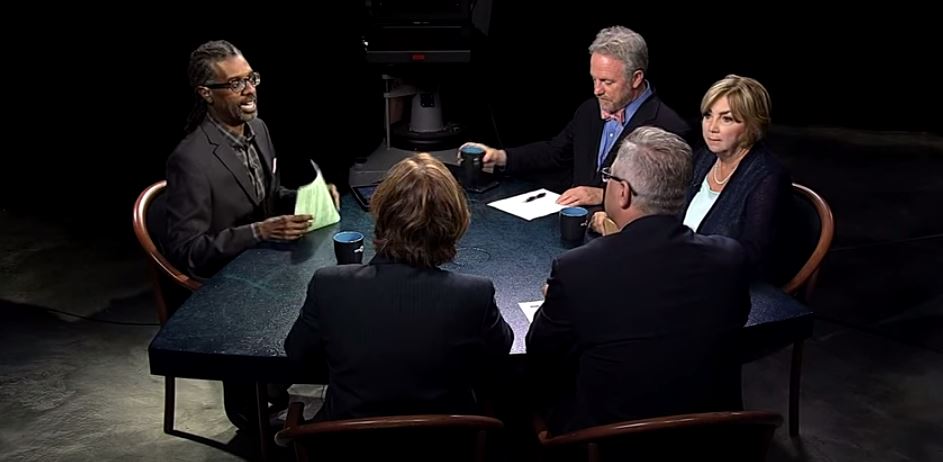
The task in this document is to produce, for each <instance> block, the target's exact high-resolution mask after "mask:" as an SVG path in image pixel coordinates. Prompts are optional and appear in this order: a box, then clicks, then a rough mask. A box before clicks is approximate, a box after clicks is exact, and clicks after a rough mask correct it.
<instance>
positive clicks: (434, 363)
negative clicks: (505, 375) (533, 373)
mask: <svg viewBox="0 0 943 462" xmlns="http://www.w3.org/2000/svg"><path fill="white" fill-rule="evenodd" d="M513 340H514V333H513V332H512V331H511V328H510V327H509V326H508V325H507V323H505V321H504V318H502V317H501V313H500V312H499V311H498V307H497V305H496V304H495V301H494V286H493V285H492V284H491V281H489V280H487V279H484V278H481V277H477V276H470V275H464V274H457V273H451V272H448V271H444V270H440V269H422V268H415V267H411V266H408V265H403V264H397V263H393V262H391V261H389V260H387V259H385V258H383V257H381V256H378V257H376V258H374V259H373V261H371V262H370V263H369V264H367V265H342V266H330V267H325V268H321V269H320V270H318V271H317V272H316V273H315V275H314V277H313V278H312V280H311V284H310V285H309V287H308V297H307V299H306V300H305V304H304V307H302V309H301V314H300V316H299V317H298V320H297V321H296V322H295V325H294V326H293V327H292V329H291V332H290V333H289V334H288V338H287V339H286V340H285V352H286V353H287V354H288V358H289V359H291V360H293V361H295V362H299V363H302V364H304V366H305V367H309V368H310V367H314V368H321V367H322V364H323V362H324V361H325V360H326V361H327V366H328V378H329V380H328V383H329V386H328V389H327V395H326V396H325V400H324V407H322V408H321V411H320V412H319V413H318V417H317V419H318V420H321V419H344V418H357V417H369V416H378V415H397V414H423V413H464V414H475V413H479V412H480V411H479V410H478V406H477V404H478V403H477V400H476V391H475V385H476V384H477V383H478V382H479V381H480V380H481V379H482V377H483V374H484V373H485V372H486V371H487V370H489V369H490V368H491V367H493V366H496V365H497V364H499V363H500V361H503V359H504V358H506V357H507V354H508V351H509V350H510V348H511V343H512V341H513Z"/></svg>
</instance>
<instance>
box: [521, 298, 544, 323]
mask: <svg viewBox="0 0 943 462" xmlns="http://www.w3.org/2000/svg"><path fill="white" fill-rule="evenodd" d="M543 304H544V301H543V300H537V301H535V302H520V303H518V304H517V305H518V306H520V307H521V311H523V312H524V316H527V322H534V314H536V313H537V309H538V308H540V305H543Z"/></svg>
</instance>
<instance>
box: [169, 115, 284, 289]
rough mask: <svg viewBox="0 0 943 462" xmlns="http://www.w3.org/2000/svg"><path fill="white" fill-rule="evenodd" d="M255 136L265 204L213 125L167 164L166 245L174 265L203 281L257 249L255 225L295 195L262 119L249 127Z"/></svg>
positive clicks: (198, 131)
mask: <svg viewBox="0 0 943 462" xmlns="http://www.w3.org/2000/svg"><path fill="white" fill-rule="evenodd" d="M248 123H249V125H250V126H251V127H252V130H253V132H254V133H255V145H256V150H257V151H258V153H259V156H260V159H259V160H260V161H261V163H262V170H263V171H264V173H265V175H266V178H267V182H268V193H267V194H266V198H265V200H263V201H259V199H258V197H256V194H255V192H254V190H253V189H252V183H251V182H250V180H249V172H248V170H247V169H246V167H245V165H243V164H242V163H241V162H240V161H239V159H238V158H237V157H236V152H235V150H234V149H233V147H232V145H231V144H230V143H229V141H228V140H227V139H226V137H225V136H223V134H222V133H220V132H219V130H217V129H216V127H214V126H213V125H212V122H210V121H209V120H204V121H203V123H202V124H201V125H200V126H199V127H197V128H196V130H194V131H193V132H191V133H190V134H189V135H187V136H186V137H185V138H184V139H183V141H181V142H180V144H178V145H177V148H176V149H174V152H173V154H171V155H170V158H169V159H167V192H166V194H167V202H166V207H167V217H166V219H167V230H166V234H165V235H164V236H163V239H162V241H163V242H162V244H163V248H164V250H165V252H166V253H167V255H168V257H169V258H170V261H171V262H173V263H174V264H175V265H177V266H178V267H179V268H180V269H181V270H183V271H186V272H187V273H189V274H191V275H192V276H195V277H198V278H207V277H210V276H212V275H213V274H214V273H216V271H218V270H219V269H220V268H222V267H223V266H224V265H225V264H226V263H228V262H229V261H230V260H231V259H233V258H235V257H236V256H237V255H239V253H241V252H242V251H243V250H245V249H247V248H249V247H251V246H253V245H255V244H256V243H257V241H256V239H255V238H254V237H253V235H252V229H251V228H250V224H251V223H253V222H257V221H261V220H264V219H265V218H268V217H270V216H273V215H274V214H275V212H276V207H277V206H278V205H279V202H281V203H288V202H292V200H293V199H294V196H293V191H289V190H286V189H284V188H282V187H281V186H280V183H279V174H278V172H273V171H272V168H273V165H274V163H275V148H274V147H273V146H272V141H271V138H270V137H269V131H268V127H266V126H265V123H264V122H262V120H261V119H258V118H256V119H254V120H251V121H249V122H248Z"/></svg>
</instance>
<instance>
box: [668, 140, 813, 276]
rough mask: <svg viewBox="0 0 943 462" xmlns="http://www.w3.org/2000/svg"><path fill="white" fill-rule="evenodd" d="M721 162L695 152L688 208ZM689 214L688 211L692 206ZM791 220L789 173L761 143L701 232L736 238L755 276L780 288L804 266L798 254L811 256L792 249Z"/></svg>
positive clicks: (703, 151)
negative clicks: (716, 162) (709, 174)
mask: <svg viewBox="0 0 943 462" xmlns="http://www.w3.org/2000/svg"><path fill="white" fill-rule="evenodd" d="M716 159H717V156H715V155H714V154H713V153H712V152H710V151H709V150H707V148H701V149H698V150H697V151H695V153H694V177H693V178H692V180H691V186H690V188H689V189H688V205H690V204H691V201H692V200H693V199H694V195H695V194H697V192H698V190H700V188H701V183H703V182H704V177H705V176H707V174H708V173H709V172H710V169H711V167H712V166H713V165H714V161H715V160H716ZM684 211H685V213H686V212H687V207H685V210H684ZM683 216H684V215H683V214H682V217H683ZM792 216H793V208H792V181H791V180H790V177H789V173H788V172H787V171H786V169H785V168H784V167H783V166H782V165H781V164H780V163H779V161H777V160H776V158H775V157H774V156H773V154H772V152H770V150H769V149H768V148H767V146H766V145H765V143H762V142H760V143H757V144H755V145H754V146H753V148H751V149H750V152H749V153H748V154H747V155H746V157H744V158H743V160H741V161H740V165H738V166H737V171H736V172H734V173H733V176H731V178H730V182H729V183H727V185H726V186H725V187H724V190H723V191H722V192H721V193H720V196H718V197H717V200H716V201H715V202H714V205H713V206H712V207H711V209H710V211H708V212H707V215H705V216H704V219H703V220H702V221H701V224H700V225H699V226H698V228H697V230H696V231H697V232H698V233H700V234H719V235H721V236H727V237H730V238H733V239H736V240H737V241H739V242H740V244H741V245H743V248H744V250H746V253H747V259H748V260H749V261H750V266H751V267H752V268H753V271H754V276H755V278H757V279H763V280H766V281H767V282H769V283H771V284H777V285H779V284H783V283H785V282H786V281H787V280H788V279H789V278H790V277H791V276H792V274H793V273H795V271H797V270H798V266H797V263H798V264H799V265H801V263H802V262H801V261H799V262H797V261H796V258H797V256H798V257H799V258H800V259H804V258H802V257H807V256H808V255H804V254H801V253H797V252H795V251H793V245H792V244H791V240H790V237H791V233H790V225H791V223H792Z"/></svg>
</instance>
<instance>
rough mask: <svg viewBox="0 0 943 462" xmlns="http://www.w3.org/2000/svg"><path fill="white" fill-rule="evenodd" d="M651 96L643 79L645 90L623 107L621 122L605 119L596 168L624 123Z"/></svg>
mask: <svg viewBox="0 0 943 462" xmlns="http://www.w3.org/2000/svg"><path fill="white" fill-rule="evenodd" d="M651 96H652V86H651V85H649V84H648V81H647V80H646V81H645V90H642V94H641V95H639V96H638V98H635V99H634V100H632V102H630V103H629V104H628V105H626V107H625V116H624V117H623V118H622V123H621V124H620V123H619V122H617V121H615V120H607V121H606V125H604V126H603V129H602V138H601V139H600V140H599V152H598V153H597V157H596V169H597V170H598V169H600V168H602V163H603V162H604V161H605V160H606V154H609V150H610V149H612V144H613V143H615V142H616V140H617V139H619V135H621V134H622V130H623V129H624V128H625V126H626V125H628V124H629V121H631V120H632V117H633V116H635V113H636V112H638V108H639V107H640V106H641V105H642V103H644V102H645V100H647V99H648V98H649V97H651Z"/></svg>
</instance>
